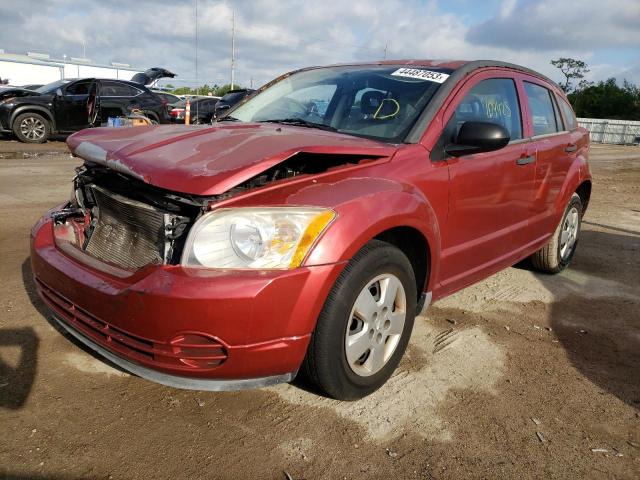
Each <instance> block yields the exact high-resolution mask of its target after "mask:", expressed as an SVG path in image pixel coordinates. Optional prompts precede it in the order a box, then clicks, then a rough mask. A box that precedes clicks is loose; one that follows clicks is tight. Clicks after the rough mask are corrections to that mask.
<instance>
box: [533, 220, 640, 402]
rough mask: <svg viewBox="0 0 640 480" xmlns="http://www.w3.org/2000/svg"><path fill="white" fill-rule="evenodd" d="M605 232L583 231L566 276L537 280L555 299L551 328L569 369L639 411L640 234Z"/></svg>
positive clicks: (551, 308) (616, 230) (546, 276)
mask: <svg viewBox="0 0 640 480" xmlns="http://www.w3.org/2000/svg"><path fill="white" fill-rule="evenodd" d="M605 228H606V227H605ZM608 230H610V231H601V230H582V231H581V238H580V245H579V246H578V250H577V251H576V255H575V257H574V259H573V262H572V263H571V266H570V267H569V268H568V270H567V271H566V273H563V274H561V275H547V274H542V273H537V274H536V277H537V278H538V280H539V281H540V282H541V283H542V284H543V285H544V286H545V287H546V288H547V289H548V290H549V291H550V292H551V293H553V294H554V295H555V296H556V299H555V300H554V302H553V303H552V304H551V306H550V323H551V327H552V329H553V331H554V333H555V335H556V337H557V339H558V340H559V341H560V343H561V344H562V346H563V347H564V349H565V351H566V353H567V357H568V359H569V360H570V362H571V364H572V365H573V366H574V367H575V368H576V369H577V370H578V371H579V372H580V373H581V374H582V375H584V376H585V377H586V378H587V379H589V380H590V381H591V382H593V383H594V384H596V385H598V386H599V387H600V388H601V389H603V390H606V391H608V392H610V393H611V394H613V395H615V396H616V397H617V398H619V399H620V400H622V401H623V402H625V403H627V404H628V405H630V406H632V407H634V408H636V409H640V285H639V279H640V235H639V234H636V232H632V231H628V233H626V234H623V233H618V232H619V231H620V230H622V229H618V228H615V229H614V228H611V229H608ZM602 252H606V253H605V254H604V255H603V254H602ZM521 268H524V267H521ZM561 290H562V291H561Z"/></svg>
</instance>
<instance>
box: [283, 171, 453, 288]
mask: <svg viewBox="0 0 640 480" xmlns="http://www.w3.org/2000/svg"><path fill="white" fill-rule="evenodd" d="M311 188H314V189H316V190H317V191H316V192H315V193H320V190H323V191H326V192H327V193H328V194H330V195H331V197H333V199H334V200H338V202H339V203H336V204H334V206H333V207H332V208H333V210H334V211H335V212H336V213H337V217H336V219H335V220H334V222H333V223H332V224H331V225H330V226H329V228H328V229H327V231H326V232H325V233H324V235H323V236H322V237H321V238H320V239H319V241H318V243H317V244H316V245H315V246H314V247H313V249H312V250H311V252H310V253H309V255H308V257H307V259H306V261H305V265H307V266H312V265H324V264H331V263H342V262H347V261H349V260H350V259H351V258H352V257H353V256H354V255H355V254H356V253H357V252H358V251H359V250H360V249H361V248H362V247H363V246H364V245H365V244H366V243H367V242H369V241H370V240H371V239H373V238H375V237H376V236H378V235H380V234H381V233H383V232H385V231H387V230H390V229H393V228H397V227H410V228H413V229H415V230H417V231H418V232H420V234H421V235H422V236H423V237H424V238H425V240H426V242H427V245H428V248H429V252H428V254H429V257H430V258H431V265H430V268H429V278H428V279H427V285H428V286H429V288H430V289H432V288H433V286H434V283H433V279H435V278H437V272H438V262H437V259H438V258H439V255H440V229H439V224H438V220H437V217H436V214H435V212H434V210H433V208H432V207H431V205H430V204H429V202H428V200H427V199H426V198H425V197H424V196H423V195H422V193H421V192H420V191H418V190H417V189H416V188H415V187H413V186H410V185H406V184H402V183H399V182H396V181H394V180H390V179H382V178H372V177H366V178H354V179H345V180H342V181H339V182H337V183H333V184H330V185H329V184H327V185H316V186H315V187H311ZM300 193H301V194H303V195H304V189H303V190H301V192H300ZM374 199H375V201H373V200H374ZM293 200H297V199H296V198H294V199H293ZM296 203H298V202H297V201H296ZM300 203H302V202H300ZM304 203H306V204H310V202H304ZM311 204H313V203H311ZM363 219H366V221H363Z"/></svg>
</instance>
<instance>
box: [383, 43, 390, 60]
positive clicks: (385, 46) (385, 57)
mask: <svg viewBox="0 0 640 480" xmlns="http://www.w3.org/2000/svg"><path fill="white" fill-rule="evenodd" d="M388 46H389V44H388V43H385V44H384V59H385V60H386V59H387V47H388Z"/></svg>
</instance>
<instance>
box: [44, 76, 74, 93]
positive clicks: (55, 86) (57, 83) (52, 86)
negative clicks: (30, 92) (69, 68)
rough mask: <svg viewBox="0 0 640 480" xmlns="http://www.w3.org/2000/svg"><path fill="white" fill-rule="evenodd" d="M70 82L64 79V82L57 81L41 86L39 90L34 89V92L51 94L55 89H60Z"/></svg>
mask: <svg viewBox="0 0 640 480" xmlns="http://www.w3.org/2000/svg"><path fill="white" fill-rule="evenodd" d="M70 81H71V80H69V79H64V80H57V81H55V82H52V83H47V84H46V85H43V86H41V87H40V88H36V92H38V93H45V94H46V93H53V92H55V91H56V90H57V89H59V88H60V87H62V86H63V85H66V84H67V83H69V82H70Z"/></svg>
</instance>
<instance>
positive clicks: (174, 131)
mask: <svg viewBox="0 0 640 480" xmlns="http://www.w3.org/2000/svg"><path fill="white" fill-rule="evenodd" d="M67 144H68V145H69V148H70V149H71V151H72V152H73V154H74V155H76V156H78V157H81V158H83V159H85V160H87V161H89V162H93V163H98V164H102V165H106V166H108V167H109V168H112V169H113V170H116V171H119V172H121V173H124V174H126V175H130V176H132V177H135V178H138V179H140V180H142V181H144V182H146V183H149V184H151V185H154V186H157V187H160V188H164V189H167V190H172V191H175V192H182V193H188V194H193V195H218V194H221V193H224V192H226V191H227V190H229V189H231V188H233V187H234V186H236V185H238V184H240V183H242V182H243V181H245V180H248V179H249V178H251V177H253V176H255V175H257V174H259V173H261V172H263V171H264V170H266V169H267V168H269V167H272V166H274V165H276V164H278V163H280V162H282V161H283V160H285V159H287V158H289V157H290V156H291V155H294V154H296V153H298V152H308V153H327V154H343V155H364V156H367V155H371V157H372V158H380V157H387V156H391V155H392V154H393V153H394V152H395V150H396V147H394V146H393V145H389V144H386V143H383V142H377V141H374V140H367V139H364V138H358V137H353V136H349V135H344V134H339V133H334V132H328V131H323V130H318V129H313V128H305V127H294V126H287V125H278V124H271V123H261V124H254V123H245V124H237V123H236V124H231V123H224V124H223V123H221V124H216V125H215V126H211V127H205V128H203V127H200V126H175V125H156V126H151V127H132V128H90V129H86V130H82V131H80V132H77V133H75V134H73V135H71V136H70V137H69V138H68V139H67ZM318 161H322V160H321V159H319V160H318Z"/></svg>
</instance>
